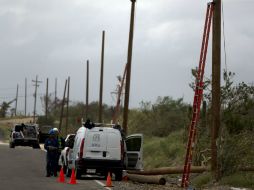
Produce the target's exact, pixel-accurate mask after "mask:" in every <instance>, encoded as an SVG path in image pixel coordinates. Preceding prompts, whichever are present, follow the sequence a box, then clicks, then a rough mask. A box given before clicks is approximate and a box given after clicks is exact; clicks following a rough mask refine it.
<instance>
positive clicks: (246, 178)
mask: <svg viewBox="0 0 254 190" xmlns="http://www.w3.org/2000/svg"><path fill="white" fill-rule="evenodd" d="M220 184H222V185H230V186H233V187H245V188H251V189H254V172H237V173H234V174H232V175H229V176H226V177H223V178H222V179H221V181H220Z"/></svg>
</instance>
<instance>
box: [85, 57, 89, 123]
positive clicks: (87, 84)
mask: <svg viewBox="0 0 254 190" xmlns="http://www.w3.org/2000/svg"><path fill="white" fill-rule="evenodd" d="M88 101H89V60H87V62H86V111H85V118H86V119H88V106H89V102H88Z"/></svg>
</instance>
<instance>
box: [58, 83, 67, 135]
mask: <svg viewBox="0 0 254 190" xmlns="http://www.w3.org/2000/svg"><path fill="white" fill-rule="evenodd" d="M66 86H67V80H65V85H64V94H63V100H62V106H61V113H60V121H59V127H58V129H59V131H60V132H61V129H62V120H63V111H64V104H65V94H66Z"/></svg>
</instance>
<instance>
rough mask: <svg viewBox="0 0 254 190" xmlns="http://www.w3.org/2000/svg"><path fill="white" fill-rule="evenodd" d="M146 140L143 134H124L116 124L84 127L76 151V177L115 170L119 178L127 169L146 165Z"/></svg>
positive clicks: (78, 135)
mask: <svg viewBox="0 0 254 190" xmlns="http://www.w3.org/2000/svg"><path fill="white" fill-rule="evenodd" d="M142 144H143V135H142V134H135V135H131V136H128V137H126V138H124V137H122V135H121V133H120V131H119V129H116V128H114V127H112V126H111V127H109V126H105V125H103V124H100V125H97V126H94V127H92V128H91V129H89V128H86V127H81V128H79V130H78V131H77V134H76V137H75V142H74V146H73V153H72V157H73V159H74V163H75V170H76V177H77V178H81V175H82V174H99V175H102V176H106V175H107V173H108V172H112V173H114V174H115V179H116V180H122V170H123V169H126V168H127V169H138V170H141V169H143V164H142V151H143V149H142Z"/></svg>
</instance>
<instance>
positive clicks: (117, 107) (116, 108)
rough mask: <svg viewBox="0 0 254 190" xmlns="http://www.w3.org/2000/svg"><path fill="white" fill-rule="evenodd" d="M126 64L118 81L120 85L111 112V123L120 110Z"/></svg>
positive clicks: (114, 122)
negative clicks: (112, 111)
mask: <svg viewBox="0 0 254 190" xmlns="http://www.w3.org/2000/svg"><path fill="white" fill-rule="evenodd" d="M126 66H127V65H125V67H124V73H123V77H122V78H121V80H120V81H119V82H120V85H119V87H118V89H117V100H116V107H115V110H114V114H113V124H116V123H117V122H116V120H117V117H118V114H119V112H120V104H121V96H122V91H123V86H124V81H125V78H126Z"/></svg>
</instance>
